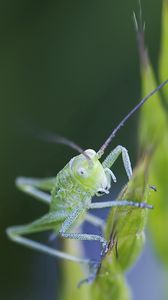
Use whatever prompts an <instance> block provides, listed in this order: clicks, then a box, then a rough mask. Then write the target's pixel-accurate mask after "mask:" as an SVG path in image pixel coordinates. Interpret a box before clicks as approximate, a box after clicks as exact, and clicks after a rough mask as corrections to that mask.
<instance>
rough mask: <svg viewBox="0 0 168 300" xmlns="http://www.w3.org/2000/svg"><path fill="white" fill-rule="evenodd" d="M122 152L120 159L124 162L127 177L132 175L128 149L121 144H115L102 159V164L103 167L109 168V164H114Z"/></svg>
mask: <svg viewBox="0 0 168 300" xmlns="http://www.w3.org/2000/svg"><path fill="white" fill-rule="evenodd" d="M120 154H122V160H123V163H124V168H125V170H126V173H127V176H128V178H130V177H131V176H132V167H131V162H130V158H129V155H128V151H127V149H126V148H124V147H122V146H120V145H119V146H117V147H116V148H115V149H114V150H113V151H112V152H111V153H110V154H109V155H108V156H107V157H106V159H105V160H104V161H103V163H102V165H103V167H104V169H106V168H108V169H110V168H111V166H112V165H113V164H114V162H115V161H116V160H117V158H118V156H119V155H120Z"/></svg>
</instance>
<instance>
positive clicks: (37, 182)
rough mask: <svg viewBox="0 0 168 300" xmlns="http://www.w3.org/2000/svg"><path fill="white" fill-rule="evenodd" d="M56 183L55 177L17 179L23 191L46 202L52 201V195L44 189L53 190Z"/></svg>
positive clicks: (17, 183) (18, 185)
mask: <svg viewBox="0 0 168 300" xmlns="http://www.w3.org/2000/svg"><path fill="white" fill-rule="evenodd" d="M54 183H55V177H52V178H44V179H35V178H26V177H18V178H17V179H16V185H17V187H18V188H19V189H20V190H21V191H23V192H25V193H26V194H29V195H31V196H33V197H34V198H35V199H37V200H40V201H42V202H45V203H50V200H51V197H50V195H49V194H47V193H45V192H43V191H51V189H52V187H53V185H54Z"/></svg>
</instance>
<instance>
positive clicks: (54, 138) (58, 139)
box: [38, 130, 91, 161]
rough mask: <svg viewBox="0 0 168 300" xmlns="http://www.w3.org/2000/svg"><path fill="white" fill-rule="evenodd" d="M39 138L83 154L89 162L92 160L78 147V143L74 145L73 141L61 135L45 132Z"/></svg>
mask: <svg viewBox="0 0 168 300" xmlns="http://www.w3.org/2000/svg"><path fill="white" fill-rule="evenodd" d="M38 138H40V139H41V140H43V141H47V142H50V143H54V144H62V145H66V146H68V147H70V148H72V149H74V150H76V151H77V152H79V153H81V154H83V155H84V156H85V158H86V159H87V160H89V161H90V160H91V159H90V157H89V155H87V153H86V152H85V151H84V150H83V149H82V148H81V147H80V146H78V145H77V144H76V143H74V142H73V141H71V140H69V139H67V138H65V137H63V136H60V135H57V134H55V133H51V132H48V131H46V130H45V131H42V132H40V133H39V134H38Z"/></svg>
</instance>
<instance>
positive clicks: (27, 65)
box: [0, 0, 161, 300]
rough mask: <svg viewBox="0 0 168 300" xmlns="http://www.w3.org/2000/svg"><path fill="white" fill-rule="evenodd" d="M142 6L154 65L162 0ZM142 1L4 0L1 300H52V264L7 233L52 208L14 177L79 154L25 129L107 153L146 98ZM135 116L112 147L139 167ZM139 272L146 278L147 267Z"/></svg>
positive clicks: (53, 168) (42, 172) (52, 170)
mask: <svg viewBox="0 0 168 300" xmlns="http://www.w3.org/2000/svg"><path fill="white" fill-rule="evenodd" d="M141 2H142V8H143V15H144V19H145V21H146V24H147V25H146V40H147V44H148V49H149V54H150V58H151V61H152V63H153V66H154V68H156V67H157V60H158V51H159V42H160V18H161V1H158V0H148V1H145V0H144V1H141ZM137 4H138V3H137V1H135V0H127V1H120V0H118V1H113V0H105V1H99V0H96V1H93V0H89V1H81V0H78V1H68V0H62V1H51V0H49V1H30V0H29V1H26V0H25V1H12V0H7V1H5V0H4V1H2V0H1V1H0V31H1V35H0V36H1V43H0V76H1V77H0V101H1V102H0V103H1V106H0V122H1V126H0V138H1V150H0V162H1V163H0V165H1V167H0V172H1V175H0V176H1V177H0V180H1V189H0V192H1V196H0V225H1V227H0V228H1V231H0V236H1V246H0V296H1V299H3V300H8V299H13V300H15V299H17V300H19V299H24V300H28V299H31V300H35V299H36V300H38V299H47V300H53V299H55V292H56V282H57V279H56V278H57V276H58V272H57V269H58V265H56V262H55V260H54V259H52V258H49V257H46V256H45V255H41V254H38V253H35V252H33V251H30V250H28V249H26V248H24V247H21V246H18V245H16V244H14V243H12V242H10V241H9V240H7V238H6V235H5V228H6V227H8V226H9V225H13V224H21V223H26V222H29V221H31V220H33V219H35V218H37V217H39V216H41V215H42V214H43V213H44V212H46V207H45V206H43V205H41V204H40V203H38V202H37V201H35V200H33V199H32V198H31V197H28V196H26V195H24V194H22V193H21V192H19V191H18V190H17V189H16V187H15V184H14V181H15V178H16V177H17V176H19V175H23V176H32V177H43V176H50V175H56V173H57V172H58V171H59V170H60V169H62V168H63V166H64V165H65V164H66V162H67V161H68V160H69V159H70V158H71V157H72V156H73V155H74V154H75V153H74V151H72V150H71V149H68V148H66V147H64V146H59V145H51V144H49V143H43V142H42V141H38V140H37V139H34V138H33V135H32V136H31V134H28V133H27V131H26V129H25V128H27V127H28V128H33V127H36V126H37V127H39V128H42V129H43V128H44V129H47V130H49V131H52V132H56V133H59V134H61V135H64V136H66V137H68V138H70V139H72V140H74V141H76V142H77V143H78V144H79V145H81V147H84V148H93V149H95V150H97V149H98V148H99V147H100V145H101V144H102V143H103V141H104V140H105V138H106V137H107V135H108V134H109V132H110V131H111V130H112V129H113V128H114V127H115V126H116V125H117V124H118V122H119V121H120V120H121V118H122V117H123V116H124V115H125V114H126V113H127V112H128V111H129V110H130V109H131V108H132V106H133V105H134V104H135V103H137V101H138V99H139V97H140V75H139V61H138V54H137V45H136V38H135V32H134V26H133V20H132V12H133V10H136V11H138V5H137ZM137 120H138V116H137V114H136V115H135V116H134V117H133V118H132V119H130V120H129V122H128V124H127V125H126V126H125V127H124V128H123V129H122V131H121V132H120V134H119V135H118V136H117V137H116V139H115V140H114V141H113V144H112V145H111V147H114V146H116V145H117V144H122V145H124V146H125V147H127V149H128V150H129V153H130V156H131V157H132V161H133V164H134V163H135V161H136V152H137V145H136V141H137V137H136V130H135V128H136V124H137ZM118 166H119V167H118ZM120 167H121V163H120V162H119V163H118V165H117V167H116V170H115V173H116V175H117V177H118V178H121V181H122V177H123V175H121V174H123V173H124V172H123V169H122V168H120ZM137 272H142V274H143V272H144V269H143V267H141V266H140V269H139V270H138V271H137ZM136 284H137V283H135V285H136ZM138 284H139V283H138ZM58 288H59V286H58ZM136 299H138V298H136ZM146 299H149V298H146Z"/></svg>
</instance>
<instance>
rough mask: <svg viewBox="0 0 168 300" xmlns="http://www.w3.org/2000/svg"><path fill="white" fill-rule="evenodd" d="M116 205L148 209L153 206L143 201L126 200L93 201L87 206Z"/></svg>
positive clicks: (93, 207) (103, 206)
mask: <svg viewBox="0 0 168 300" xmlns="http://www.w3.org/2000/svg"><path fill="white" fill-rule="evenodd" d="M117 206H132V207H135V208H148V209H152V208H153V206H152V205H149V204H147V203H145V202H134V201H128V200H120V201H106V202H95V203H91V204H90V206H89V208H90V209H96V208H106V207H117Z"/></svg>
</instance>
